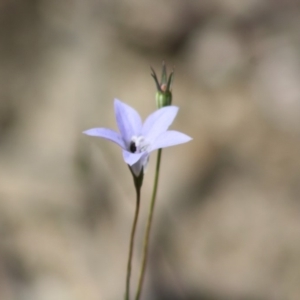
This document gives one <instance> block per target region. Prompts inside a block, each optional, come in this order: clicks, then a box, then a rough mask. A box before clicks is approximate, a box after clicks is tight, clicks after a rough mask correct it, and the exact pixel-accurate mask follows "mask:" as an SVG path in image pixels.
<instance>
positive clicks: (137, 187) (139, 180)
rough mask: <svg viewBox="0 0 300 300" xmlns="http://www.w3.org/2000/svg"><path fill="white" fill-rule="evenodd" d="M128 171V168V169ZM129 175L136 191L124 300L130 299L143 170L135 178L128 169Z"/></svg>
mask: <svg viewBox="0 0 300 300" xmlns="http://www.w3.org/2000/svg"><path fill="white" fill-rule="evenodd" d="M129 169H130V167H129ZM130 171H131V174H132V176H133V180H134V186H135V190H136V207H135V213H134V218H133V224H132V229H131V234H130V244H129V255H128V262H127V274H126V291H125V300H129V299H130V276H131V263H132V256H133V245H134V236H135V230H136V225H137V221H138V216H139V210H140V197H141V187H142V183H143V176H144V175H143V173H144V172H143V170H142V172H141V174H140V175H139V176H138V177H136V176H135V175H134V174H133V172H132V170H131V169H130Z"/></svg>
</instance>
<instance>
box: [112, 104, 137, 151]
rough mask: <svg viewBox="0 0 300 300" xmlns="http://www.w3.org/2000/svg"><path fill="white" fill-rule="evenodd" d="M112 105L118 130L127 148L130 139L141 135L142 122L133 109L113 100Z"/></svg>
mask: <svg viewBox="0 0 300 300" xmlns="http://www.w3.org/2000/svg"><path fill="white" fill-rule="evenodd" d="M114 105H115V114H116V120H117V124H118V128H119V130H120V133H121V135H122V137H123V140H124V141H125V143H126V146H127V148H128V147H129V144H130V141H131V138H132V137H133V136H138V135H140V134H141V130H142V120H141V117H140V115H139V114H138V113H137V111H136V110H135V109H133V108H132V107H130V106H129V105H127V104H125V103H123V102H121V101H120V100H118V99H115V103H114Z"/></svg>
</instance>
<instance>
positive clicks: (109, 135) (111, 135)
mask: <svg viewBox="0 0 300 300" xmlns="http://www.w3.org/2000/svg"><path fill="white" fill-rule="evenodd" d="M83 133H84V134H87V135H91V136H97V137H100V138H104V139H106V140H109V141H112V142H114V143H116V144H118V145H119V146H120V147H122V148H123V149H125V148H126V145H125V143H124V141H123V139H122V137H121V136H120V134H119V133H118V132H116V131H114V130H111V129H108V128H92V129H88V130H86V131H84V132H83Z"/></svg>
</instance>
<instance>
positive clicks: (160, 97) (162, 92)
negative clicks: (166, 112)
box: [151, 61, 174, 108]
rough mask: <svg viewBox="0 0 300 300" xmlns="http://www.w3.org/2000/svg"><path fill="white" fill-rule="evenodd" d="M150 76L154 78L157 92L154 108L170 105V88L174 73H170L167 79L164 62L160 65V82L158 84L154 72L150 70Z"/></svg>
mask: <svg viewBox="0 0 300 300" xmlns="http://www.w3.org/2000/svg"><path fill="white" fill-rule="evenodd" d="M151 70H152V74H151V76H152V77H153V78H154V81H155V84H156V88H157V92H156V106H157V108H162V107H164V106H169V105H171V104H172V91H171V86H172V82H173V75H174V72H173V71H172V72H171V74H170V75H169V77H168V74H167V67H166V64H165V62H164V61H163V63H162V74H161V81H160V82H159V81H158V79H157V76H156V73H155V71H154V70H153V69H152V68H151Z"/></svg>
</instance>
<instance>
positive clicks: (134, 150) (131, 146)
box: [129, 142, 136, 153]
mask: <svg viewBox="0 0 300 300" xmlns="http://www.w3.org/2000/svg"><path fill="white" fill-rule="evenodd" d="M129 149H130V152H131V153H135V152H136V145H135V142H131V143H130V146H129Z"/></svg>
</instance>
